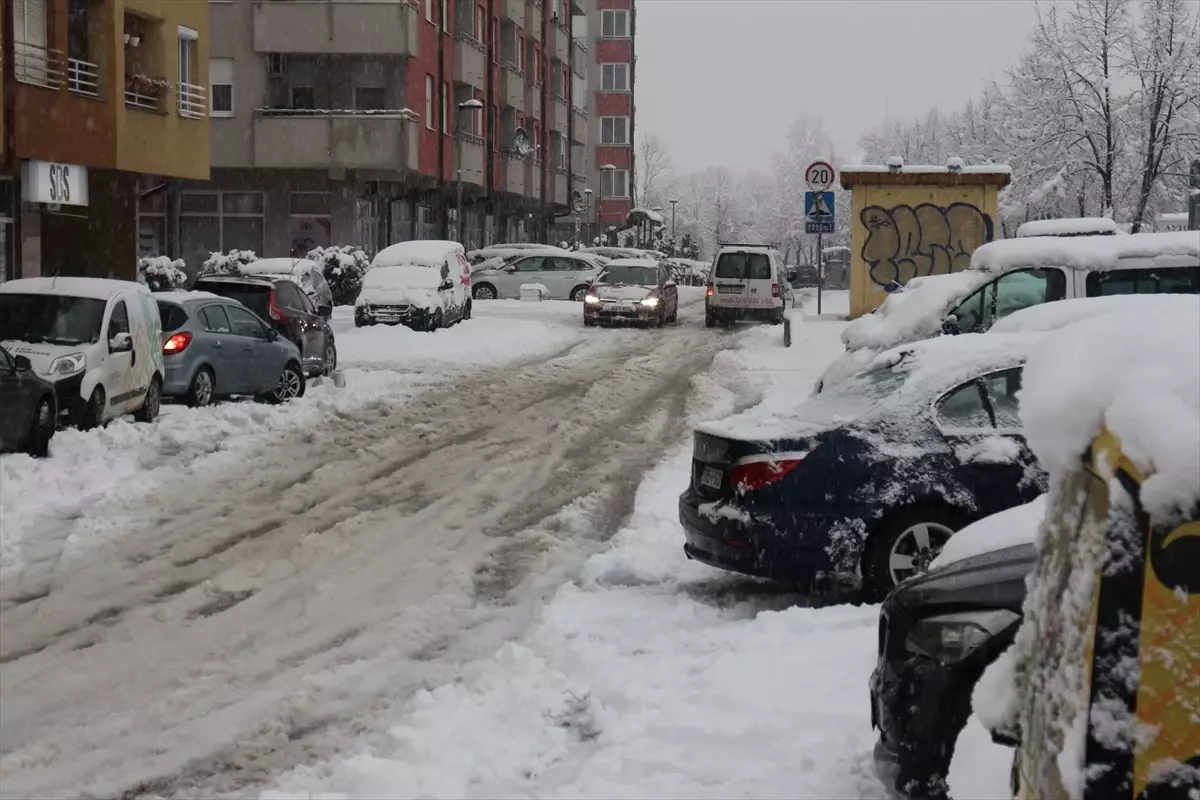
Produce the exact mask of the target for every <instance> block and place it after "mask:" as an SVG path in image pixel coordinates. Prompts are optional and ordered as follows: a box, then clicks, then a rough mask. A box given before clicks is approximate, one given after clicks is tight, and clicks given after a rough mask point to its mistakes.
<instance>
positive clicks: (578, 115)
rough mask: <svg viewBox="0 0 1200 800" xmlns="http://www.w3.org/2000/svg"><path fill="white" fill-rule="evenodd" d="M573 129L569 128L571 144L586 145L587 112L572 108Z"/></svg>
mask: <svg viewBox="0 0 1200 800" xmlns="http://www.w3.org/2000/svg"><path fill="white" fill-rule="evenodd" d="M571 113H572V114H573V115H574V120H573V121H574V123H575V125H574V127H573V128H571V144H587V112H586V111H584V110H583V109H582V108H577V107H572V108H571Z"/></svg>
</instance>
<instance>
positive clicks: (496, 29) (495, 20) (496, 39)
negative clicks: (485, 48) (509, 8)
mask: <svg viewBox="0 0 1200 800" xmlns="http://www.w3.org/2000/svg"><path fill="white" fill-rule="evenodd" d="M491 48H492V61H495V62H496V63H497V64H499V63H500V18H499V17H492V40H491Z"/></svg>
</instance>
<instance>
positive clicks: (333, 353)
mask: <svg viewBox="0 0 1200 800" xmlns="http://www.w3.org/2000/svg"><path fill="white" fill-rule="evenodd" d="M335 369H337V345H335V344H334V343H333V342H329V343H328V344H326V345H325V358H324V359H323V360H322V361H321V374H322V375H332V374H333V371H334V370H335Z"/></svg>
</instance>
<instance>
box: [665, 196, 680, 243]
mask: <svg viewBox="0 0 1200 800" xmlns="http://www.w3.org/2000/svg"><path fill="white" fill-rule="evenodd" d="M667 202H669V203H670V204H671V240H672V241H674V239H675V204H676V203H678V202H679V200H669V201H667Z"/></svg>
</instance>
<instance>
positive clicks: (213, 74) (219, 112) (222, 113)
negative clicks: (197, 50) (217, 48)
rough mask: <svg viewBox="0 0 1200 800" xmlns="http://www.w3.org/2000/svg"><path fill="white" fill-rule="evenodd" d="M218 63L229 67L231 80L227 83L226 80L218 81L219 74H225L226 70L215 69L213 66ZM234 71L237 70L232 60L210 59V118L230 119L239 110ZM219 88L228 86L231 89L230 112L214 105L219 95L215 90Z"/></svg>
mask: <svg viewBox="0 0 1200 800" xmlns="http://www.w3.org/2000/svg"><path fill="white" fill-rule="evenodd" d="M216 62H220V63H221V64H222V66H223V65H225V64H228V65H229V80H227V81H226V80H217V73H218V72H224V70H223V69H221V70H215V69H213V64H214V63H216ZM234 69H235V62H234V60H233V59H232V58H210V59H209V60H208V83H209V89H208V115H209V116H210V117H216V118H218V119H221V118H225V119H228V118H229V117H232V116H233V115H234V113H235V111H236V109H237V98H236V97H235V94H234V93H235V83H234V77H233V75H234ZM218 86H228V87H229V109H228V110H225V109H218V108H217V107H216V105H214V103H215V102H216V98H217V93H216V92H215V91H214V90H215V89H216V87H218Z"/></svg>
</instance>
